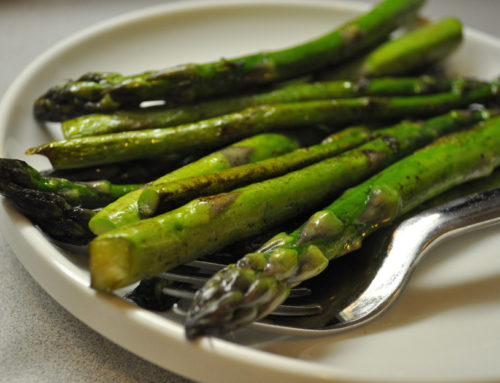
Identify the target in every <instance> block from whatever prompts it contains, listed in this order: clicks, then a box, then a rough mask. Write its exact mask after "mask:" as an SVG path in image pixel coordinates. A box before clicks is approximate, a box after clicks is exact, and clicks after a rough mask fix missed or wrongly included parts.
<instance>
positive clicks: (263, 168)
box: [138, 126, 391, 218]
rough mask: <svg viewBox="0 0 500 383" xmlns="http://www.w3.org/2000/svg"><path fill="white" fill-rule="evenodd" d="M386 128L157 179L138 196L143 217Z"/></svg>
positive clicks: (290, 167) (358, 129) (281, 170)
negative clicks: (189, 174)
mask: <svg viewBox="0 0 500 383" xmlns="http://www.w3.org/2000/svg"><path fill="white" fill-rule="evenodd" d="M390 129H391V128H389V130H390ZM386 130H387V129H379V130H372V129H370V128H369V127H365V126H354V127H351V128H348V129H345V130H343V131H341V132H339V133H336V134H333V135H331V136H329V137H328V138H327V139H325V142H324V143H322V144H318V145H314V146H310V147H308V148H301V149H298V150H296V151H293V152H291V153H287V154H284V155H282V156H279V157H274V158H269V159H267V160H263V161H258V162H256V163H251V164H246V165H241V166H237V167H234V168H230V169H226V170H223V171H220V172H218V173H212V174H205V175H201V176H197V177H191V178H185V179H182V180H178V181H176V182H163V183H159V182H155V184H154V185H151V186H148V187H146V188H144V189H143V190H142V193H141V195H140V196H139V199H138V207H139V213H140V215H141V218H147V217H151V216H153V215H157V214H159V213H163V212H166V211H168V210H172V209H173V208H175V207H178V206H180V205H182V204H183V203H187V202H189V201H190V200H192V199H194V198H196V197H201V196H208V195H213V194H218V193H222V192H225V191H230V190H232V189H235V188H237V187H241V186H245V185H248V184H251V183H254V182H259V181H263V180H266V179H269V178H273V177H278V176H281V175H283V174H286V173H288V172H291V171H294V170H297V169H300V168H303V167H305V166H308V165H311V164H313V163H316V162H319V161H321V160H324V159H325V158H329V157H333V156H335V155H337V154H339V153H341V152H344V151H346V150H348V149H351V148H354V147H356V146H359V145H361V144H363V143H365V142H367V141H370V140H373V139H375V138H377V137H381V136H383V135H384V134H385V132H386Z"/></svg>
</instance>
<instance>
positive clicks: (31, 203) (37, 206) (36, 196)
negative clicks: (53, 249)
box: [0, 179, 94, 245]
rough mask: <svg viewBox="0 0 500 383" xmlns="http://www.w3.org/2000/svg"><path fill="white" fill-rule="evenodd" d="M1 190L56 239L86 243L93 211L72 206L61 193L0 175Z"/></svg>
mask: <svg viewBox="0 0 500 383" xmlns="http://www.w3.org/2000/svg"><path fill="white" fill-rule="evenodd" d="M0 194H3V195H4V196H5V197H7V198H8V199H9V200H10V201H11V202H12V203H13V204H14V205H15V206H16V207H17V209H18V210H19V211H20V212H21V213H22V214H24V215H25V216H26V217H27V218H29V219H30V220H31V221H32V222H33V223H34V224H36V225H38V226H39V227H40V228H41V229H42V231H43V232H44V233H46V234H47V235H49V236H50V237H52V238H53V239H55V240H58V241H61V242H65V243H70V244H73V245H85V244H87V243H88V242H89V241H90V240H91V239H92V238H94V234H92V233H91V231H90V230H89V228H88V222H89V220H90V218H91V217H92V216H93V215H94V211H92V210H89V209H85V208H82V207H79V206H71V205H70V204H69V203H68V202H67V201H66V200H65V199H64V197H63V196H61V195H59V194H56V193H53V192H47V191H40V190H37V189H30V188H27V187H23V186H20V185H17V184H15V183H9V182H4V181H3V180H2V179H0Z"/></svg>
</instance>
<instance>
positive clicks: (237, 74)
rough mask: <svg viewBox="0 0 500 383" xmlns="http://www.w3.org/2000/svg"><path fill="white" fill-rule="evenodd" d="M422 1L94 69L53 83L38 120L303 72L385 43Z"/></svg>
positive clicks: (219, 91) (212, 92) (205, 93)
mask: <svg viewBox="0 0 500 383" xmlns="http://www.w3.org/2000/svg"><path fill="white" fill-rule="evenodd" d="M423 3H424V0H384V1H382V2H381V3H380V4H378V5H377V6H375V7H374V8H373V9H372V10H371V11H370V12H368V13H366V14H364V15H362V16H360V17H358V18H356V19H354V20H352V21H350V22H348V23H346V24H345V25H343V26H341V27H339V28H336V29H335V30H333V31H332V32H330V33H328V34H326V35H324V36H321V37H319V38H316V39H314V40H311V41H308V42H305V43H303V44H300V45H296V46H294V47H291V48H287V49H283V50H278V51H271V52H265V53H257V54H252V55H249V56H244V57H238V58H233V59H221V60H219V61H216V62H210V63H205V64H185V65H181V66H177V67H174V68H170V69H167V70H164V71H153V72H151V71H150V72H146V73H143V74H138V75H132V76H121V75H119V74H116V73H113V74H105V75H102V76H101V75H99V74H92V75H89V76H84V78H83V79H82V81H76V82H75V81H72V82H68V83H67V84H64V85H61V86H57V87H53V88H51V89H49V91H48V92H47V93H46V94H44V95H43V96H41V97H40V98H39V99H38V100H37V101H36V102H35V116H36V117H37V118H38V119H40V120H56V121H58V120H59V121H60V120H64V119H67V118H71V117H75V116H77V115H80V114H82V113H88V112H89V111H90V112H96V111H110V110H116V109H119V108H124V107H127V106H130V105H135V106H137V105H139V104H140V102H141V101H144V100H157V99H167V100H174V101H179V100H181V101H184V102H192V101H195V100H199V99H203V98H208V97H213V96H216V95H223V94H229V93H234V92H237V91H241V90H244V89H248V88H250V87H255V86H258V85H266V84H270V83H273V82H277V81H282V80H286V79H289V78H292V77H297V76H301V75H303V74H305V73H308V72H312V71H315V70H318V69H321V68H324V67H326V66H328V65H333V64H336V63H339V62H342V61H345V60H347V59H349V58H351V57H354V56H355V55H357V54H359V53H360V52H362V51H363V50H365V49H367V48H370V47H373V46H374V45H377V44H379V43H380V42H382V41H383V40H384V39H385V38H387V36H388V35H389V34H390V33H391V32H392V31H393V30H395V29H396V28H397V27H398V26H400V25H401V24H402V23H405V22H406V21H407V19H408V18H409V17H411V16H413V15H414V14H415V13H416V12H417V11H418V9H419V8H420V7H421V6H422V5H423Z"/></svg>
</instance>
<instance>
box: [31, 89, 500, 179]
mask: <svg viewBox="0 0 500 383" xmlns="http://www.w3.org/2000/svg"><path fill="white" fill-rule="evenodd" d="M461 83H462V86H458V85H457V86H456V87H455V89H454V90H453V91H451V92H446V93H438V94H432V95H425V96H412V97H392V98H390V97H388V98H383V97H381V98H375V97H374V98H354V99H338V100H322V101H304V102H297V103H288V104H277V105H262V106H257V107H251V108H248V109H245V110H243V111H241V112H237V113H233V114H227V115H224V116H220V117H215V118H213V119H209V120H203V121H200V122H197V123H193V124H186V125H180V126H177V127H174V128H163V129H152V130H141V131H133V132H123V133H113V134H106V135H102V136H95V137H83V138H73V139H70V140H66V141H56V142H52V143H48V144H44V145H41V146H38V147H35V148H31V149H28V151H27V154H43V155H45V156H47V157H48V158H49V160H50V162H51V163H52V165H53V167H54V168H56V169H60V168H78V167H85V166H92V165H95V164H105V163H113V162H120V161H127V160H132V159H139V158H151V157H154V156H160V155H165V154H166V153H169V154H175V153H177V154H181V153H186V152H189V151H192V150H198V149H200V148H201V149H211V148H214V147H217V146H218V147H220V146H222V145H224V144H227V143H230V142H234V141H235V140H236V139H240V138H243V137H247V136H249V135H253V134H257V133H261V132H263V131H269V130H276V129H289V128H298V127H307V126H311V125H314V124H322V123H327V124H335V125H337V126H338V125H340V124H349V123H352V122H354V123H359V122H360V120H364V121H369V122H374V121H384V120H393V119H401V118H421V117H430V116H433V115H437V114H441V113H445V112H446V111H449V110H451V109H454V108H462V107H465V106H467V105H469V104H470V103H483V102H488V101H492V100H494V98H495V96H496V95H497V93H498V80H495V81H493V82H492V83H478V82H476V81H472V82H470V81H466V80H463V81H461ZM457 84H458V83H457Z"/></svg>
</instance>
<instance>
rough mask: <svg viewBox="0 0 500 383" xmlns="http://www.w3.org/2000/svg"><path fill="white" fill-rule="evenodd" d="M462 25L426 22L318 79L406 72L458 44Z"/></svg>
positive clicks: (449, 20) (452, 21) (453, 21)
mask: <svg viewBox="0 0 500 383" xmlns="http://www.w3.org/2000/svg"><path fill="white" fill-rule="evenodd" d="M461 41H462V24H461V23H460V21H458V20H457V19H454V18H446V19H443V20H441V21H439V22H437V23H429V24H427V25H425V26H423V27H421V28H418V29H416V30H414V31H412V32H409V33H407V34H405V35H403V36H401V37H400V38H397V39H394V40H392V41H389V42H387V43H386V44H383V45H381V46H380V47H378V48H376V49H375V50H374V51H372V52H370V53H369V54H367V55H366V56H364V57H362V58H360V59H358V60H355V61H353V62H349V63H346V64H344V65H341V66H339V67H335V68H333V69H332V70H329V71H327V72H325V73H323V74H322V75H321V76H319V78H320V79H322V80H323V81H324V80H334V79H339V80H340V79H344V80H345V79H357V78H360V77H382V76H395V75H406V74H408V73H414V72H416V71H418V70H421V69H423V68H425V67H427V66H429V65H431V64H434V63H436V62H437V61H439V60H442V59H443V58H445V57H446V56H448V55H449V54H450V53H452V52H453V51H455V49H456V48H457V47H458V46H459V45H460V43H461Z"/></svg>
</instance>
